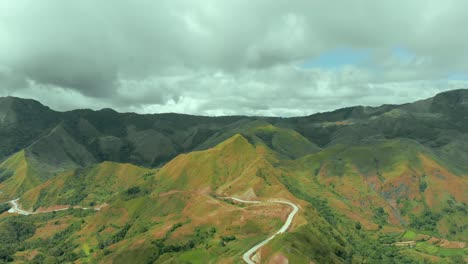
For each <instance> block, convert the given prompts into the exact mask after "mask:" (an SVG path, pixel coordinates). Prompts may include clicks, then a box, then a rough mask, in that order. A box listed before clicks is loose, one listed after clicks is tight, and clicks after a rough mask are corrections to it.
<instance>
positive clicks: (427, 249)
mask: <svg viewBox="0 0 468 264" xmlns="http://www.w3.org/2000/svg"><path fill="white" fill-rule="evenodd" d="M439 249H440V248H439V247H437V246H434V245H431V244H429V243H427V242H418V243H417V244H416V250H417V251H420V252H423V253H427V254H431V255H436V254H437V253H438V252H439Z"/></svg>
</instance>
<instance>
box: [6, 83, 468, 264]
mask: <svg viewBox="0 0 468 264" xmlns="http://www.w3.org/2000/svg"><path fill="white" fill-rule="evenodd" d="M467 117H468V90H455V91H448V92H444V93H441V94H437V95H436V96H434V97H433V98H429V99H426V100H422V101H418V102H414V103H409V104H403V105H383V106H380V107H363V106H356V107H348V108H344V109H339V110H336V111H333V112H327V113H318V114H314V115H310V116H304V117H293V118H280V117H246V116H228V117H204V116H190V115H180V114H153V115H138V114H134V113H118V112H115V111H113V110H111V109H103V110H100V111H92V110H74V111H69V112H56V111H53V110H51V109H50V108H48V107H46V106H43V105H41V104H40V103H38V102H36V101H33V100H25V99H20V98H13V97H7V98H0V135H1V137H0V146H1V147H0V160H1V162H0V202H5V201H9V200H13V199H16V198H19V200H18V201H17V203H18V204H19V206H20V208H22V210H25V211H27V212H30V213H33V214H30V215H15V214H9V213H7V212H3V211H5V210H7V209H8V207H5V204H3V205H2V206H1V207H0V209H2V208H3V209H2V210H0V212H3V213H2V214H0V261H1V260H3V261H15V262H33V263H34V262H36V263H55V262H58V263H60V262H76V263H96V262H98V263H129V262H133V263H240V262H242V254H244V253H245V252H246V251H247V250H248V249H249V248H251V247H253V246H254V245H255V244H257V243H258V242H259V241H262V240H263V239H265V238H267V237H268V236H269V235H271V234H273V233H274V232H275V230H278V229H279V228H280V227H281V226H282V224H283V223H284V222H285V221H286V219H287V217H288V215H289V214H290V213H291V209H290V207H288V206H287V205H285V204H281V203H278V202H277V201H284V200H287V201H289V202H291V203H293V204H295V205H297V206H298V208H299V211H298V213H297V215H295V216H294V218H293V220H292V222H291V226H290V227H289V228H288V230H287V232H286V233H284V234H280V235H277V236H276V237H275V238H274V239H272V240H271V241H270V242H269V243H267V244H266V245H264V246H262V247H261V248H260V249H259V250H257V251H256V252H255V254H254V255H255V259H256V260H257V261H258V262H259V263H376V262H380V263H463V262H466V261H467V260H468V249H467V247H466V243H467V242H468V231H467V230H468V226H467V223H468V206H467V203H468V196H467V195H466V193H467V191H466V190H468V177H467V175H468V165H467V163H466V160H467V158H468V144H467V143H466V142H467V139H468V126H467V125H466V124H467V123H466V122H465V119H466V118H467ZM230 197H235V198H238V199H241V200H245V201H258V203H256V204H249V203H246V202H239V201H237V200H235V199H234V200H233V199H231V198H230ZM67 208H68V209H67ZM56 210H59V211H56ZM405 245H406V246H405ZM407 245H412V246H413V247H409V246H407Z"/></svg>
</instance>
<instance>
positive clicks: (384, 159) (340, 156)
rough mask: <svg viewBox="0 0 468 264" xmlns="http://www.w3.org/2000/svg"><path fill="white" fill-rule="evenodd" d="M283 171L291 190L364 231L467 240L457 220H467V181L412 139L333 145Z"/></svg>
mask: <svg viewBox="0 0 468 264" xmlns="http://www.w3.org/2000/svg"><path fill="white" fill-rule="evenodd" d="M287 166H288V167H289V168H290V169H291V170H292V171H291V172H290V174H289V175H288V177H284V178H283V181H284V182H285V184H290V185H291V186H292V187H291V188H290V189H292V190H296V191H298V190H299V191H298V192H300V193H306V194H308V195H313V196H318V197H322V198H324V199H328V200H329V202H330V205H331V206H332V207H333V208H334V209H335V210H336V211H337V212H341V213H344V214H345V215H346V216H347V217H349V218H351V219H354V220H356V221H360V222H362V224H364V226H365V227H366V228H370V229H377V226H378V225H380V226H385V225H394V226H400V227H409V226H411V227H414V228H420V229H421V230H425V231H427V232H433V233H434V234H438V235H439V234H440V235H443V236H448V237H450V238H454V239H463V238H466V235H467V234H466V232H465V231H464V224H463V222H462V221H460V219H464V220H466V219H467V216H466V212H464V210H466V208H465V207H466V203H468V196H467V195H466V190H467V189H468V179H467V177H466V176H465V175H455V174H454V173H453V172H451V170H450V169H447V168H446V167H444V166H442V165H441V163H440V161H438V159H437V158H436V157H435V156H434V155H433V154H432V153H431V152H429V151H427V150H426V149H425V148H424V147H422V146H421V145H419V144H417V143H415V142H413V141H411V140H403V139H401V140H400V139H397V140H386V141H374V142H369V143H368V144H365V145H356V146H334V147H332V148H329V149H326V150H324V151H322V152H320V153H317V154H313V155H309V156H307V157H304V158H302V159H300V160H298V161H297V162H296V163H293V164H292V165H291V163H288V165H287ZM293 193H294V191H293ZM380 208H381V209H383V211H381V209H380ZM462 208H465V209H462ZM462 215H464V216H462ZM421 216H426V217H428V218H431V217H433V218H434V219H435V223H434V224H432V225H429V226H424V225H423V224H421V223H420V221H418V219H421V218H420V217H421ZM448 219H451V220H450V221H449V220H448ZM457 219H458V220H457ZM423 221H427V222H431V221H432V220H431V219H425V220H423ZM448 222H450V224H448ZM444 223H445V224H444ZM448 229H450V230H451V232H449V231H448Z"/></svg>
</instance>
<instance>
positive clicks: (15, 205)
mask: <svg viewBox="0 0 468 264" xmlns="http://www.w3.org/2000/svg"><path fill="white" fill-rule="evenodd" d="M18 201H19V198H17V199H14V200H11V201H8V202H7V203H9V204H11V206H12V207H11V208H10V210H8V212H9V213H12V214H14V213H17V214H20V215H31V214H43V213H51V212H59V211H65V210H68V209H71V208H73V207H66V208H60V209H55V210H50V211H44V212H29V211H26V210H23V209H21V208H20V205H19V204H18ZM74 209H81V210H95V211H99V210H101V208H87V207H78V208H74Z"/></svg>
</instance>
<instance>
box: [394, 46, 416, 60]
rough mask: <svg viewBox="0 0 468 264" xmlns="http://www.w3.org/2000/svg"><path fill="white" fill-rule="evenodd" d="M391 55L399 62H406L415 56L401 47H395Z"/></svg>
mask: <svg viewBox="0 0 468 264" xmlns="http://www.w3.org/2000/svg"><path fill="white" fill-rule="evenodd" d="M392 55H393V56H395V57H396V58H398V59H399V60H400V61H403V62H408V61H411V60H412V59H414V57H415V54H414V53H412V52H411V51H409V50H408V49H406V48H403V47H395V48H393V50H392Z"/></svg>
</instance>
